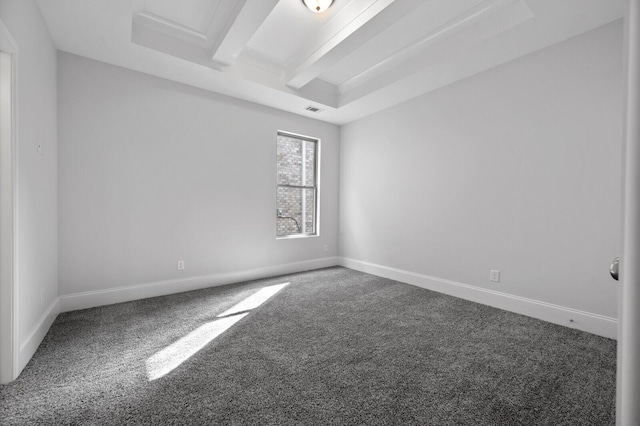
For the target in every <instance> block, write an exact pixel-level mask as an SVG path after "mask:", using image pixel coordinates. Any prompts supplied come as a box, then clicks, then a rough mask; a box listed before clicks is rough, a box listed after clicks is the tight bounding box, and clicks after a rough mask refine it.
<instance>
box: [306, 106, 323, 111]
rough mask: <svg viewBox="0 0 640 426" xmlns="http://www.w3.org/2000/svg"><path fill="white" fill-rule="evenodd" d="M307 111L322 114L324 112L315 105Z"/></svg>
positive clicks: (307, 108)
mask: <svg viewBox="0 0 640 426" xmlns="http://www.w3.org/2000/svg"><path fill="white" fill-rule="evenodd" d="M305 109H306V110H307V111H311V112H320V111H322V110H321V109H320V108H318V107H314V106H313V105H309V106H308V107H306V108H305Z"/></svg>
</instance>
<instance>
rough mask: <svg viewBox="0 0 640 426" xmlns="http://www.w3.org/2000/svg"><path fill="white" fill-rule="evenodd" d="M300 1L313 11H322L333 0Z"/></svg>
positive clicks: (327, 7)
mask: <svg viewBox="0 0 640 426" xmlns="http://www.w3.org/2000/svg"><path fill="white" fill-rule="evenodd" d="M302 3H304V5H305V6H307V7H308V8H309V10H310V11H312V12H313V13H322V12H324V11H325V10H327V9H329V6H331V4H332V3H333V0H302Z"/></svg>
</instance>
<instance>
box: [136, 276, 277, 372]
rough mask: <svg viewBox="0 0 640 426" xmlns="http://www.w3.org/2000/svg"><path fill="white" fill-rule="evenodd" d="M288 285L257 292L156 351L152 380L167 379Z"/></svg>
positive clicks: (150, 361)
mask: <svg viewBox="0 0 640 426" xmlns="http://www.w3.org/2000/svg"><path fill="white" fill-rule="evenodd" d="M288 284H289V283H284V284H277V285H272V286H269V287H264V288H262V289H260V290H258V291H257V292H255V293H254V294H252V295H251V296H249V297H247V298H246V299H244V300H242V301H241V302H239V303H237V304H236V305H234V306H233V307H231V308H229V309H227V310H226V311H225V312H223V313H222V314H220V315H218V318H219V319H217V320H215V321H211V322H208V323H206V324H203V325H201V326H200V327H198V328H196V329H195V330H193V331H192V332H191V333H189V334H187V335H186V336H184V337H182V338H180V339H179V340H177V341H175V342H173V343H172V344H171V345H169V346H167V347H166V348H164V349H162V350H161V351H159V352H156V353H155V354H154V355H153V356H151V357H149V358H148V359H147V361H146V362H145V364H146V367H147V377H148V378H149V381H154V380H156V379H159V378H161V377H164V376H165V375H167V374H169V373H170V372H171V371H173V370H175V369H176V368H177V367H178V366H180V364H182V363H183V362H185V361H186V360H188V359H189V358H191V357H192V356H193V355H194V354H195V353H196V352H198V351H199V350H200V349H202V348H204V347H205V346H206V345H207V344H209V342H211V341H212V340H213V339H215V338H216V337H218V336H219V335H221V334H222V333H224V332H225V331H227V330H228V329H229V328H231V327H232V326H233V325H234V324H235V323H237V322H238V321H240V320H241V319H242V318H244V317H245V316H247V315H248V314H249V312H248V311H250V310H252V309H255V308H257V307H258V306H260V305H261V304H263V303H264V302H265V301H267V300H268V299H269V298H270V297H272V296H273V295H274V294H276V293H277V292H279V291H280V290H282V289H283V288H284V287H285V286H286V285H288Z"/></svg>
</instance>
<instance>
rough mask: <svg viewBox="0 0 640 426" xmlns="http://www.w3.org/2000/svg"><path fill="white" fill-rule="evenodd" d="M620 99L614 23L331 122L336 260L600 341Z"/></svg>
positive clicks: (616, 250) (610, 304)
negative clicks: (336, 167)
mask: <svg viewBox="0 0 640 426" xmlns="http://www.w3.org/2000/svg"><path fill="white" fill-rule="evenodd" d="M622 105H623V72H622V24H621V22H615V23H613V24H610V25H607V26H604V27H601V28H599V29H596V30H594V31H591V32H589V33H586V34H584V35H581V36H579V37H576V38H573V39H571V40H568V41H566V42H563V43H561V44H558V45H555V46H552V47H550V48H547V49H544V50H542V51H539V52H537V53H534V54H531V55H528V56H526V57H523V58H520V59H518V60H515V61H512V62H509V63H507V64H505V65H502V66H500V67H497V68H494V69H491V70H488V71H486V72H483V73H481V74H478V75H476V76H474V77H471V78H468V79H466V80H463V81H461V82H458V83H456V84H452V85H450V86H448V87H445V88H442V89H440V90H437V91H435V92H433V93H431V94H427V95H424V96H421V97H419V98H416V99H414V100H412V101H409V102H406V103H403V104H401V105H398V106H396V107H393V108H391V109H389V110H386V111H383V112H381V113H378V114H376V115H374V116H370V117H368V118H365V119H362V120H359V121H357V122H354V123H351V124H349V125H346V126H344V127H343V128H342V136H341V137H342V139H341V153H340V158H341V184H340V191H341V194H340V254H341V256H343V257H344V258H345V260H344V261H343V264H345V265H348V266H351V267H355V268H358V269H362V270H369V271H370V272H374V273H378V274H381V275H388V276H392V277H397V278H398V279H404V280H405V281H411V282H412V283H414V284H418V285H424V286H425V287H428V288H435V289H438V290H440V291H445V292H449V293H451V294H456V295H458V296H462V297H467V298H470V299H472V300H479V301H483V302H486V303H489V304H494V305H496V306H500V307H503V308H508V309H513V310H515V311H519V312H522V313H527V314H531V315H533V316H539V317H544V318H545V319H549V320H551V321H554V322H559V323H565V322H566V323H567V324H568V325H573V326H576V327H578V328H583V329H588V330H589V331H594V332H598V333H599V334H604V335H611V334H613V335H615V320H614V318H615V317H616V297H617V296H616V295H617V285H616V282H614V281H613V280H612V279H611V278H610V277H609V274H608V267H609V264H610V263H611V261H612V260H613V258H614V257H616V256H618V255H620V254H621V238H620V227H621V224H620V215H621V213H620V211H621V210H620V204H621V192H620V182H621V158H622V153H621V148H622V135H621V128H622ZM491 269H496V270H500V271H501V282H500V283H492V282H490V281H489V271H490V270H491ZM485 290H489V291H485ZM493 292H499V293H493ZM556 305H557V306H556ZM571 319H574V322H573V323H572V324H569V323H568V322H569V321H570V320H571ZM602 321H604V322H605V323H606V324H604V325H603V324H599V325H598V324H595V325H594V324H593V323H594V322H596V323H597V322H602ZM598 327H600V329H598ZM603 328H604V329H606V330H603Z"/></svg>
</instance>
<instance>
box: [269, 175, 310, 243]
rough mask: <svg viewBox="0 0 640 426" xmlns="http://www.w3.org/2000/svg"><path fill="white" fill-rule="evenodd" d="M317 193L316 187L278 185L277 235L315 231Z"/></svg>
mask: <svg viewBox="0 0 640 426" xmlns="http://www.w3.org/2000/svg"><path fill="white" fill-rule="evenodd" d="M315 195H316V191H315V190H314V189H307V188H289V187H282V186H280V187H278V190H277V195H276V198H277V199H276V203H277V209H278V218H277V222H276V235H277V236H278V237H282V236H286V235H293V234H300V233H302V234H314V233H315V231H316V230H315V223H314V216H315ZM303 218H304V219H303Z"/></svg>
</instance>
